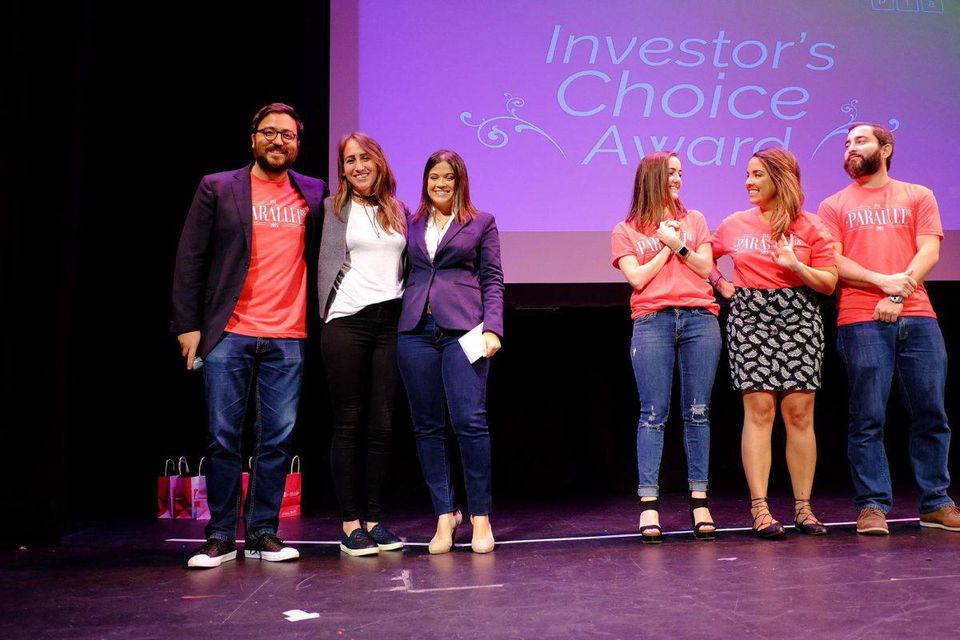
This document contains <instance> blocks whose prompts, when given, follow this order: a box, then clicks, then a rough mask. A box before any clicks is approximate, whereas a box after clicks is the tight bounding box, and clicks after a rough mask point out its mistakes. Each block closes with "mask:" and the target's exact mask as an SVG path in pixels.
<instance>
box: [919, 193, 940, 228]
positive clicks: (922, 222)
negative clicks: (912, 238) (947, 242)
mask: <svg viewBox="0 0 960 640" xmlns="http://www.w3.org/2000/svg"><path fill="white" fill-rule="evenodd" d="M917 236H939V237H941V238H943V226H942V225H941V223H940V207H939V206H938V205H937V199H936V197H934V195H933V191H931V190H930V189H926V188H923V187H921V188H920V194H919V198H918V199H917Z"/></svg>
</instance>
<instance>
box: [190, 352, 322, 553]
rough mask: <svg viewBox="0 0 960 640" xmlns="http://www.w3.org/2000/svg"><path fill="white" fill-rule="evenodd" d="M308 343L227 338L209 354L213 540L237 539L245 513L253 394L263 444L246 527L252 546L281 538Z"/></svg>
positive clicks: (257, 456) (205, 375) (249, 490)
mask: <svg viewBox="0 0 960 640" xmlns="http://www.w3.org/2000/svg"><path fill="white" fill-rule="evenodd" d="M303 342H304V341H303V340H297V339H279V338H252V337H249V336H242V335H239V334H236V333H227V334H225V335H224V337H223V339H222V340H220V342H219V343H217V346H215V347H214V348H213V351H211V352H210V354H209V355H208V356H207V359H206V362H205V364H204V367H203V381H204V386H205V387H206V393H207V411H208V412H209V421H210V445H209V447H208V448H207V461H208V462H209V465H210V466H209V467H207V499H208V501H209V503H210V524H209V525H207V528H206V536H207V538H219V539H221V540H233V539H234V536H235V535H236V531H237V519H238V517H239V512H240V495H241V492H240V484H241V483H240V480H241V478H240V476H241V473H242V470H243V465H242V459H241V457H240V443H241V439H242V433H243V425H244V421H245V419H246V410H247V406H248V404H249V398H250V393H253V394H254V396H253V406H254V409H255V411H256V416H255V424H254V428H255V429H256V443H255V445H254V450H253V467H252V469H251V470H250V484H249V486H248V488H247V504H246V506H245V509H246V512H245V514H244V528H245V531H246V537H247V539H248V540H255V539H256V538H257V537H259V536H260V535H262V534H264V533H272V534H276V532H277V527H278V525H279V513H280V502H281V500H282V499H283V485H284V481H285V479H286V474H287V465H288V463H289V458H290V442H291V440H292V437H291V436H292V434H293V425H294V423H295V422H296V420H297V407H298V405H299V404H300V381H301V373H302V371H303V350H304V344H303Z"/></svg>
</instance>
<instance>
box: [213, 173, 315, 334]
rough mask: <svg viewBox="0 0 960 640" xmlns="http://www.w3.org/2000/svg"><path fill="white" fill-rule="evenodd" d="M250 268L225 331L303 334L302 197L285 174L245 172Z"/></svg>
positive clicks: (304, 219) (304, 214)
mask: <svg viewBox="0 0 960 640" xmlns="http://www.w3.org/2000/svg"><path fill="white" fill-rule="evenodd" d="M250 195H251V201H252V203H253V211H252V215H253V234H252V239H253V245H252V246H251V251H250V267H249V268H248V270H247V279H246V281H245V282H244V284H243V293H241V294H240V299H239V300H238V301H237V306H236V308H235V309H234V310H233V315H232V316H231V317H230V321H229V322H228V323H227V331H230V332H232V333H239V334H241V335H245V336H255V337H258V338H306V337H307V264H306V261H305V260H304V248H305V243H306V235H307V234H306V222H307V214H308V213H309V211H310V210H309V208H308V207H307V201H306V200H304V198H303V196H302V195H300V193H299V192H298V191H297V190H296V189H295V188H294V187H293V185H292V184H291V183H290V178H289V177H286V178H285V179H284V180H283V181H282V182H274V181H271V180H263V179H261V178H258V177H257V176H255V175H253V174H250Z"/></svg>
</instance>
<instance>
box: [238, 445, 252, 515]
mask: <svg viewBox="0 0 960 640" xmlns="http://www.w3.org/2000/svg"><path fill="white" fill-rule="evenodd" d="M247 469H248V471H244V472H243V474H242V475H241V476H240V515H243V512H244V511H246V509H247V488H248V487H249V486H250V471H249V469H253V456H250V457H249V458H247Z"/></svg>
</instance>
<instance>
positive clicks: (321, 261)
mask: <svg viewBox="0 0 960 640" xmlns="http://www.w3.org/2000/svg"><path fill="white" fill-rule="evenodd" d="M405 213H406V212H405ZM349 217H350V200H349V199H347V200H345V201H344V203H343V205H342V206H341V207H340V217H339V218H338V217H337V215H336V214H335V213H334V212H333V196H330V197H328V198H325V199H324V201H323V231H322V233H321V235H320V254H319V258H318V260H317V295H318V296H319V300H320V306H319V309H320V318H321V319H322V320H326V319H327V312H328V311H329V310H330V304H331V303H332V302H333V294H334V292H335V291H336V290H337V287H338V286H339V285H340V281H341V280H343V274H344V267H345V266H346V262H347V220H348V219H349ZM402 260H403V262H404V264H406V260H407V253H406V251H404V253H403V258H402Z"/></svg>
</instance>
